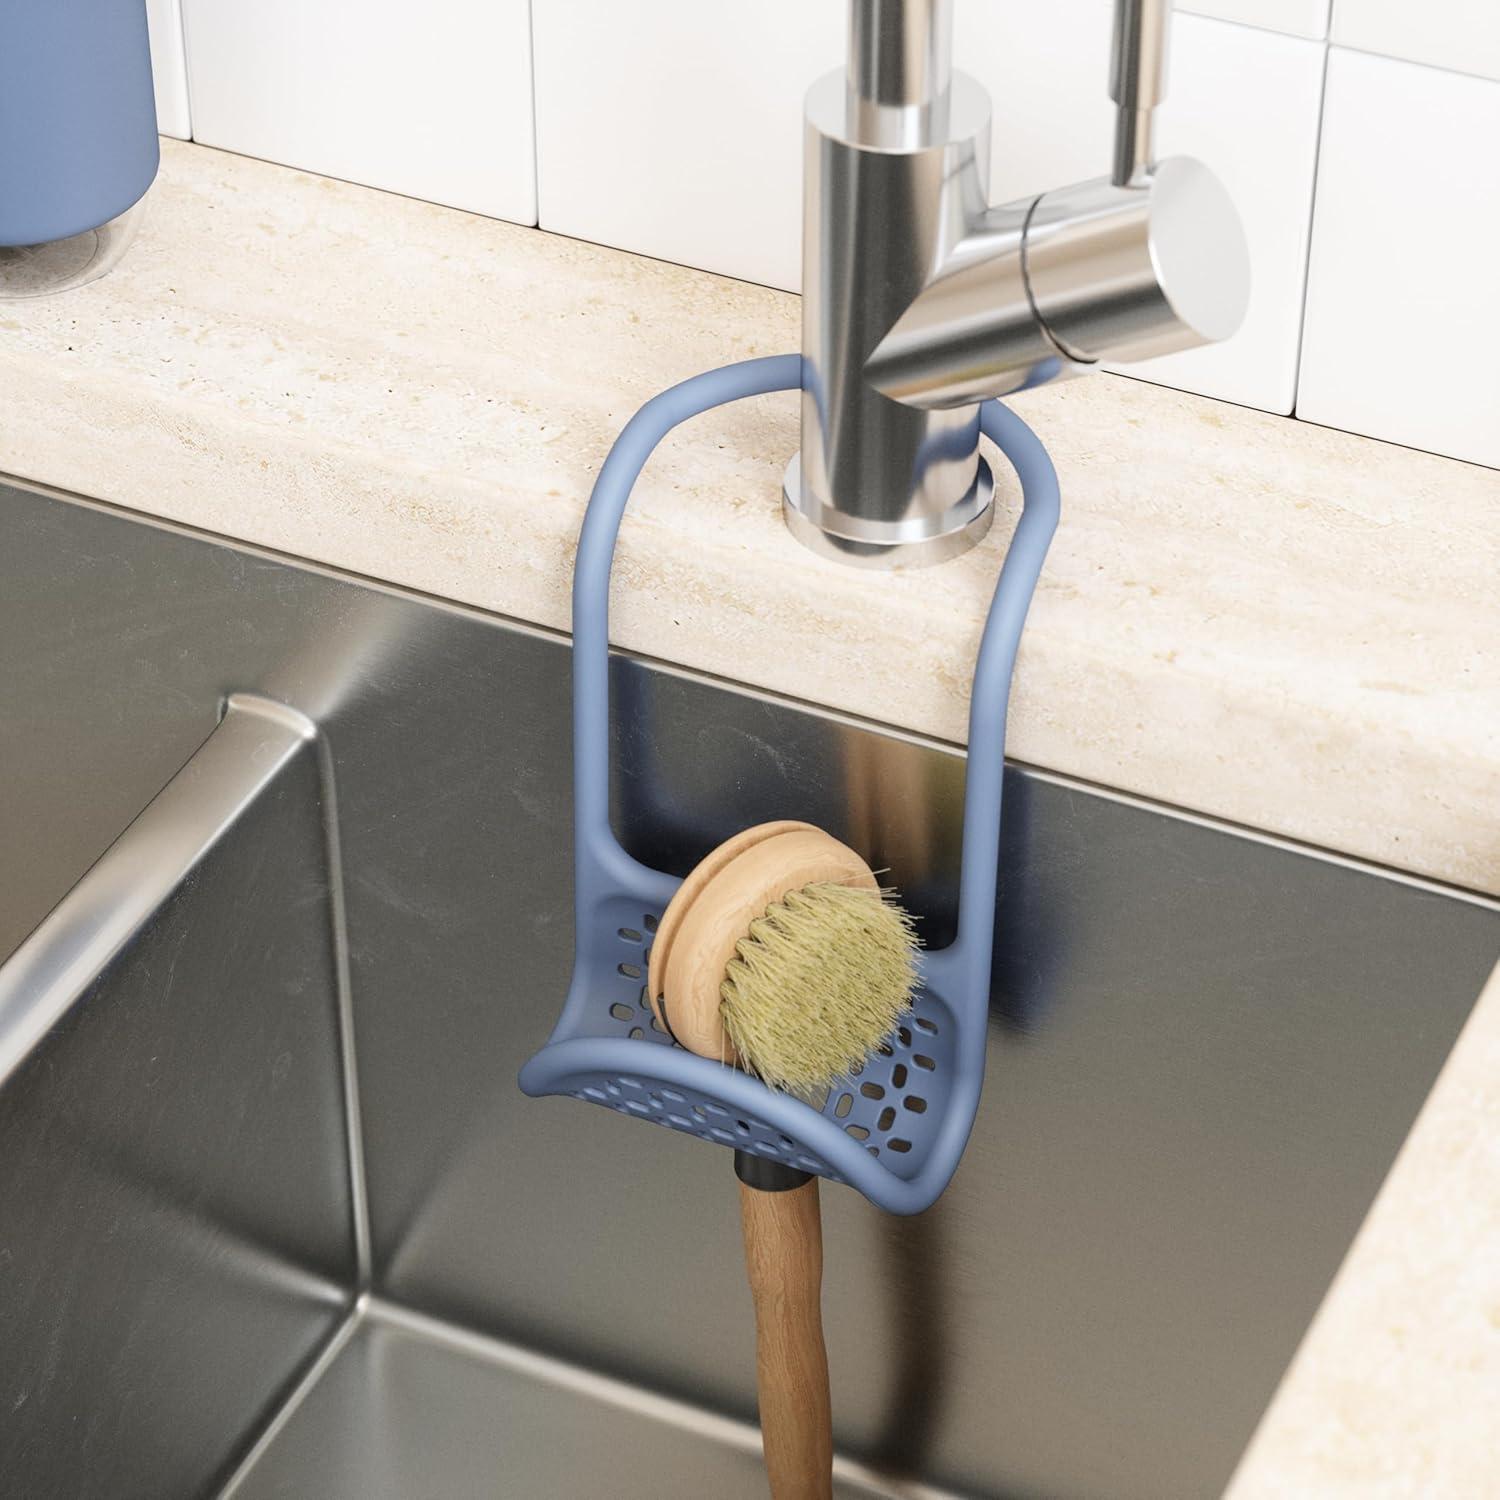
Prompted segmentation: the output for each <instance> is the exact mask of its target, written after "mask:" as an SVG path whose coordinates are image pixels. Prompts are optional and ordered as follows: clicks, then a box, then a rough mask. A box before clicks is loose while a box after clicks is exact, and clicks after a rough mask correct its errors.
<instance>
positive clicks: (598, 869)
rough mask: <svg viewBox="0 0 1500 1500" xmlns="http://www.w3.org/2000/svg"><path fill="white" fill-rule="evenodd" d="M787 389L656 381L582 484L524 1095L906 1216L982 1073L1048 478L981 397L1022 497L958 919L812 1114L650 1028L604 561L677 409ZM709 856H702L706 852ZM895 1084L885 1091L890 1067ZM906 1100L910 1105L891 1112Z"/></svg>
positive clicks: (717, 380)
mask: <svg viewBox="0 0 1500 1500" xmlns="http://www.w3.org/2000/svg"><path fill="white" fill-rule="evenodd" d="M801 384H802V358H801V356H800V355H796V354H788V355H780V356H776V357H773V358H768V359H752V360H747V361H745V362H743V363H741V364H735V365H729V366H727V367H726V368H724V369H722V370H714V371H711V372H709V373H708V374H704V375H699V376H696V377H694V378H693V379H691V380H687V381H684V382H683V383H682V384H681V385H677V386H674V387H672V389H670V390H668V391H664V392H663V393H662V394H661V395H659V396H657V397H655V398H654V399H653V400H651V401H649V402H648V403H647V404H646V405H645V406H644V407H642V408H641V410H640V411H639V412H638V413H637V414H636V415H635V416H634V417H633V418H632V419H631V421H630V423H629V424H628V425H627V426H626V428H625V430H624V431H623V432H622V433H621V434H620V437H619V439H618V441H617V442H616V443H615V446H614V448H613V449H612V450H611V452H610V455H609V457H608V459H607V460H606V461H605V464H604V467H603V469H602V470H601V471H600V473H599V478H598V481H597V482H596V483H595V485H594V492H593V495H592V496H591V497H590V500H589V506H588V513H587V515H586V516H585V518H584V523H583V531H582V534H581V536H580V538H579V545H578V561H577V568H576V571H575V574H574V579H573V760H574V764H573V789H574V861H575V880H576V885H575V896H574V904H575V921H576V928H575V933H576V936H575V947H574V961H573V978H572V983H571V985H570V986H569V989H568V997H567V1002H566V1004H565V1005H564V1007H563V1011H562V1015H561V1017H560V1018H559V1020H558V1022H557V1025H556V1027H555V1028H554V1029H553V1032H552V1035H551V1036H550V1037H549V1038H548V1039H547V1042H546V1044H545V1045H544V1046H543V1047H542V1048H541V1050H540V1051H539V1052H537V1053H536V1055H535V1056H534V1057H532V1058H531V1059H530V1060H529V1061H528V1062H527V1063H526V1065H525V1067H524V1068H522V1070H521V1078H520V1082H521V1087H522V1089H523V1090H524V1091H525V1092H526V1093H528V1094H531V1095H542V1094H566V1095H570V1096H571V1097H573V1098H575V1099H581V1100H584V1101H586V1102H590V1103H594V1104H602V1105H605V1106H607V1107H608V1108H610V1109H614V1110H616V1111H618V1112H619V1113H621V1114H625V1115H638V1116H639V1117H640V1118H641V1119H643V1120H650V1121H652V1122H654V1123H655V1124H658V1125H665V1126H667V1127H668V1128H670V1129H673V1130H679V1131H683V1132H685V1133H687V1134H689V1135H695V1136H698V1137H700V1138H701V1139H703V1140H705V1141H711V1142H715V1143H717V1144H720V1145H724V1146H729V1147H734V1148H737V1149H739V1150H742V1151H746V1152H749V1153H751V1154H753V1155H756V1156H762V1157H766V1158H768V1159H770V1160H773V1161H777V1162H782V1163H785V1164H786V1165H789V1166H792V1167H796V1168H800V1169H801V1170H802V1171H806V1172H812V1173H815V1174H817V1175H818V1176H820V1177H825V1178H828V1179H829V1180H830V1181H833V1182H844V1183H847V1184H848V1185H849V1186H851V1187H854V1188H857V1189H858V1190H859V1191H860V1192H861V1193H863V1194H864V1195H865V1197H867V1198H869V1199H870V1200H871V1201H872V1202H873V1203H876V1204H878V1205H879V1206H880V1207H881V1208H884V1209H888V1210H890V1211H891V1212H893V1213H904V1214H909V1213H917V1212H919V1211H920V1210H922V1209H924V1208H926V1207H928V1206H929V1205H930V1204H931V1203H932V1202H933V1201H934V1200H935V1199H936V1198H937V1197H938V1195H939V1194H940V1193H941V1192H942V1191H943V1189H944V1188H945V1187H946V1186H947V1185H948V1182H949V1179H950V1178H951V1177H952V1176H953V1173H954V1171H955V1170H956V1169H957V1167H958V1161H959V1157H960V1156H961V1154H962V1152H963V1148H964V1145H965V1143H966V1142H967V1140H968V1138H969V1131H970V1129H971V1127H972V1125H973V1122H974V1115H975V1111H976V1110H977V1109H978V1106H979V1091H980V1087H981V1085H982V1083H983V1081H984V1058H985V1033H986V1025H987V1019H988V1014H989V982H990V954H991V944H992V940H993V930H994V920H995V881H996V864H997V861H998V858H999V847H1000V792H1001V783H1002V779H1003V774H1004V756H1005V711H1006V700H1007V698H1008V696H1009V692H1010V678H1011V671H1012V668H1013V667H1014V664H1015V659H1016V648H1017V646H1018V645H1019V643H1020V639H1021V630H1022V627H1023V625H1024V624H1025V620H1026V611H1027V609H1028V607H1029V605H1030V603H1031V596H1032V593H1033V592H1034V590H1035V588H1036V581H1037V577H1038V575H1039V574H1040V572H1041V568H1042V563H1043V560H1044V559H1045V557H1046V553H1047V547H1048V544H1049V543H1050V542H1051V539H1052V533H1053V531H1054V530H1055V528H1056V525H1057V515H1058V490H1057V475H1056V471H1055V470H1054V469H1053V467H1052V463H1051V460H1050V459H1049V458H1048V457H1047V452H1046V450H1045V449H1044V448H1043V447H1042V444H1041V442H1040V440H1039V439H1038V438H1037V437H1036V435H1035V434H1034V433H1033V432H1032V431H1031V429H1030V428H1029V427H1027V426H1026V424H1025V423H1024V422H1022V421H1021V419H1020V418H1019V417H1017V416H1016V415H1015V414H1014V413H1013V412H1011V411H1010V410H1009V409H1008V408H1007V407H1005V406H1003V405H1001V404H1000V403H999V402H998V401H990V402H987V403H986V404H985V406H984V407H983V408H982V414H981V418H980V422H981V428H982V431H983V432H984V434H985V436H986V437H988V438H990V439H991V441H993V442H994V443H995V444H996V445H997V446H998V447H999V449H1000V451H1001V452H1002V453H1003V454H1004V455H1005V457H1006V459H1007V460H1008V461H1009V463H1010V465H1011V467H1012V468H1013V469H1014V470H1015V471H1016V474H1017V476H1018V477H1019V478H1020V481H1021V489H1022V497H1023V509H1022V514H1021V517H1020V519H1019V521H1018V522H1017V525H1016V529H1015V533H1014V535H1013V537H1012V539H1011V544H1010V549H1009V551H1008V552H1007V554H1006V558H1005V563H1004V566H1003V567H1002V568H1001V570H1000V577H999V581H998V583H997V584H996V587H995V594H994V599H993V601H992V603H991V605H990V611H989V617H988V619H987V621H986V623H985V628H984V635H983V639H982V641H981V643H980V648H979V659H978V662H977V663H976V666H975V670H974V686H973V693H972V698H971V702H970V708H969V754H968V767H967V773H966V781H965V789H964V815H963V864H962V872H961V875H960V883H959V904H958V931H957V935H956V936H955V938H954V940H953V942H952V943H951V944H949V945H948V946H947V947H944V948H941V949H937V950H932V951H924V952H923V953H922V954H921V957H920V961H919V975H920V982H919V986H918V990H917V997H916V1001H915V1005H914V1007H913V1010H912V1012H911V1014H910V1015H909V1016H908V1017H906V1019H905V1020H904V1021H903V1022H902V1023H901V1024H900V1025H899V1026H898V1027H897V1029H896V1030H895V1031H894V1032H893V1033H892V1034H891V1035H890V1036H889V1037H887V1038H886V1040H885V1042H884V1043H883V1044H882V1045H881V1047H880V1049H879V1051H878V1052H877V1053H876V1054H875V1055H874V1056H872V1057H871V1058H870V1060H869V1061H868V1062H867V1063H866V1064H865V1065H864V1067H863V1069H862V1070H861V1071H860V1074H859V1076H858V1077H850V1078H845V1079H841V1080H838V1081H837V1082H835V1083H834V1085H833V1086H832V1087H831V1088H830V1090H829V1092H828V1096H827V1100H826V1102H825V1103H824V1105H823V1107H822V1109H821V1110H819V1109H816V1108H814V1107H813V1106H812V1105H811V1104H807V1103H804V1102H803V1101H802V1100H800V1099H798V1098H795V1097H794V1096H792V1095H790V1094H783V1093H777V1092H774V1091H773V1090H771V1089H768V1088H767V1087H766V1086H765V1085H764V1084H763V1083H761V1082H760V1080H759V1079H757V1078H755V1077H753V1076H752V1075H750V1074H747V1073H744V1072H741V1071H740V1070H739V1069H737V1068H734V1067H729V1066H725V1065H724V1064H721V1063H717V1062H712V1061H710V1060H708V1059H707V1058H702V1057H698V1056H696V1055H695V1054H693V1053H691V1052H688V1051H686V1050H685V1049H683V1048H682V1047H680V1046H678V1045H677V1044H676V1043H674V1042H673V1041H672V1040H671V1038H670V1037H668V1036H667V1035H666V1034H664V1033H663V1032H660V1031H658V1030H656V1029H654V1028H653V1025H652V1017H651V1007H650V1003H649V1000H648V998H647V995H646V961H647V960H646V956H647V954H648V953H649V951H650V947H651V941H652V934H653V932H654V931H655V928H656V924H657V922H658V921H659V920H660V917H661V914H662V912H663V911H664V910H665V909H666V905H667V903H668V902H669V901H670V900H671V898H672V893H673V892H674V891H675V890H676V889H677V887H678V885H679V884H680V883H681V882H680V881H679V880H678V879H677V878H676V877H675V876H671V875H666V874H663V873H662V872H661V871H659V870H653V869H651V868H650V867H649V866H647V865H643V864H641V863H640V862H639V861H638V860H635V859H633V858H631V856H630V855H628V854H627V853H626V852H625V851H624V850H623V849H622V848H621V847H620V845H619V843H618V841H617V840H616V839H615V836H614V833H613V831H612V830H611V828H610V822H609V780H610V777H609V575H610V567H611V564H612V562H613V559H614V550H615V540H616V538H617V536H618V535H619V529H620V519H621V517H622V516H623V515H624V512H625V506H626V504H627V502H628V501H629V499H630V492H631V490H632V488H633V487H634V484H635V481H636V478H637V476H638V475H639V474H640V472H641V469H642V468H643V467H644V466H645V463H646V460H647V459H648V458H649V457H650V456H651V453H652V451H653V450H654V449H655V447H656V445H657V444H658V443H659V442H660V441H661V439H662V438H663V437H664V436H665V435H666V434H667V433H668V432H669V431H671V429H672V428H673V427H675V426H677V425H678V424H679V423H680V422H684V421H686V420H687V419H688V418H690V417H694V416H697V415H699V414H700V413H702V412H705V411H708V410H710V409H711V408H713V407H715V406H719V405H722V404H724V403H725V402H728V401H735V400H739V399H740V398H742V397H745V396H757V395H763V394H766V393H768V392H772V391H784V390H795V389H798V388H799V387H800V386H801ZM705 852H706V851H705ZM897 1069H903V1070H904V1072H902V1073H900V1074H898V1077H899V1078H902V1079H904V1080H905V1081H904V1082H903V1083H901V1084H900V1085H899V1087H898V1086H897V1085H895V1084H893V1082H892V1078H891V1075H892V1074H893V1073H895V1072H896V1070H897ZM912 1096H916V1097H917V1098H919V1099H920V1100H922V1101H923V1102H924V1104H925V1108H924V1109H923V1110H922V1111H921V1112H920V1113H916V1112H913V1111H911V1110H906V1109H898V1108H896V1107H895V1106H896V1105H897V1104H898V1102H899V1101H900V1100H901V1099H903V1098H905V1097H912Z"/></svg>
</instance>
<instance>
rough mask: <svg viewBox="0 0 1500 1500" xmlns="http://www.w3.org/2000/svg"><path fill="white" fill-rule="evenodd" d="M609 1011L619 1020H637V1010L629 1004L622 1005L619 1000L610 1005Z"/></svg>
mask: <svg viewBox="0 0 1500 1500" xmlns="http://www.w3.org/2000/svg"><path fill="white" fill-rule="evenodd" d="M609 1013H610V1015H612V1016H613V1017H614V1018H615V1020H617V1021H633V1020H635V1012H634V1011H633V1010H632V1009H631V1008H630V1007H629V1006H628V1005H621V1004H620V1003H619V1002H618V1001H617V1002H616V1003H615V1004H614V1005H611V1006H610V1008H609Z"/></svg>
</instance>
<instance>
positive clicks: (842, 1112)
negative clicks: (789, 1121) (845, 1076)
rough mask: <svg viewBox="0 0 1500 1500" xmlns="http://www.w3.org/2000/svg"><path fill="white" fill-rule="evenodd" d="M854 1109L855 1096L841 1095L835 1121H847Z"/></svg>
mask: <svg viewBox="0 0 1500 1500" xmlns="http://www.w3.org/2000/svg"><path fill="white" fill-rule="evenodd" d="M853 1108H854V1095H853V1094H840V1095H839V1102H838V1103H837V1104H835V1105H834V1106H833V1113H834V1118H835V1119H839V1120H843V1119H847V1118H848V1115H849V1111H850V1110H851V1109H853ZM782 1139H783V1140H785V1139H786V1137H785V1136H783V1137H782Z"/></svg>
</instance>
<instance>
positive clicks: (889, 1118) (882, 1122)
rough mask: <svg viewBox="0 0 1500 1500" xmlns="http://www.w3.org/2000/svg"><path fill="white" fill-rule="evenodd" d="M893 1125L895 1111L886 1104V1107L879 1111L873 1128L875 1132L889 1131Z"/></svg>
mask: <svg viewBox="0 0 1500 1500" xmlns="http://www.w3.org/2000/svg"><path fill="white" fill-rule="evenodd" d="M895 1123H896V1111H895V1109H894V1108H893V1107H892V1106H891V1105H889V1104H887V1105H886V1107H885V1108H884V1109H883V1110H881V1111H880V1118H879V1119H878V1120H876V1122H875V1128H876V1129H877V1130H889V1129H890V1128H891V1126H892V1125H894V1124H895Z"/></svg>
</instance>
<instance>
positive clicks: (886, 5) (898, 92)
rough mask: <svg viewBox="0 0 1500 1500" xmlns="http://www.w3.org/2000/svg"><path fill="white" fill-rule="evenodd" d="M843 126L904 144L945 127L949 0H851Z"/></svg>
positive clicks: (868, 139) (873, 139)
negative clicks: (845, 122) (845, 117)
mask: <svg viewBox="0 0 1500 1500" xmlns="http://www.w3.org/2000/svg"><path fill="white" fill-rule="evenodd" d="M847 76H848V88H847V100H848V103H847V114H848V121H847V127H846V128H847V130H848V133H849V136H850V138H851V139H852V140H856V141H861V142H865V143H867V144H870V145H878V146H889V147H903V146H906V147H910V146H913V145H916V144H918V143H920V142H922V141H925V140H929V139H932V138H934V137H935V136H940V135H941V134H943V132H944V130H945V122H946V118H947V111H948V97H949V86H950V84H951V81H952V77H953V0H851V3H850V6H849V65H848V75H847Z"/></svg>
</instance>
